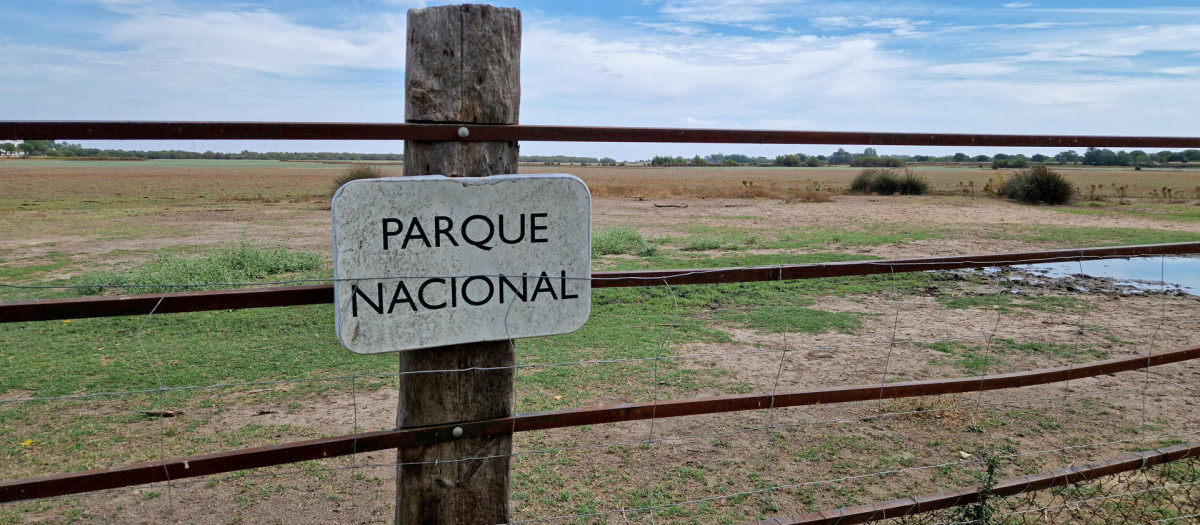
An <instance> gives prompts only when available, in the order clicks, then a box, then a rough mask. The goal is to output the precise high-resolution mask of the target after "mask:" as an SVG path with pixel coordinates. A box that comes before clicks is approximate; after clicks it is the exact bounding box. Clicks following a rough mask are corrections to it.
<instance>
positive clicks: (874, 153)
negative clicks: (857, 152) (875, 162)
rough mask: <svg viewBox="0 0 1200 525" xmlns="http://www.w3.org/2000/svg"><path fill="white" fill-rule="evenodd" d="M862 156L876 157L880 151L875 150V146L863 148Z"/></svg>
mask: <svg viewBox="0 0 1200 525" xmlns="http://www.w3.org/2000/svg"><path fill="white" fill-rule="evenodd" d="M862 156H863V157H868V158H875V157H878V156H879V152H878V151H875V148H867V149H864V150H863V152H862Z"/></svg>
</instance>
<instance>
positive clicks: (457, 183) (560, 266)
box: [332, 174, 592, 354]
mask: <svg viewBox="0 0 1200 525" xmlns="http://www.w3.org/2000/svg"><path fill="white" fill-rule="evenodd" d="M591 208H592V202H591V195H590V194H589V193H588V189H587V186H586V185H584V183H583V181H581V180H579V179H578V178H576V177H574V176H572V175H560V174H556V175H498V176H493V177H483V178H473V177H471V178H468V177H463V178H450V177H443V176H441V175H429V176H420V177H398V178H380V179H361V180H356V181H353V182H349V183H347V184H346V185H344V186H342V187H341V188H339V189H338V191H337V193H336V194H334V196H333V204H332V210H333V248H334V249H333V273H334V277H335V278H336V279H337V280H336V281H335V285H334V294H335V301H336V329H337V334H338V340H339V341H341V343H342V346H344V347H345V348H346V349H348V350H350V351H352V352H356V353H360V354H375V353H381V352H394V351H398V350H411V349H416V348H427V347H433V346H442V345H450V344H457V343H468V342H476V341H499V340H504V339H515V338H522V337H536V336H543V335H553V334H562V333H567V332H572V331H575V330H576V329H578V328H579V327H580V326H583V323H584V322H586V321H587V318H588V314H589V313H590V312H591V304H592V303H591V283H590V282H589V281H588V280H587V277H588V276H589V275H590V274H591V262H592V259H591Z"/></svg>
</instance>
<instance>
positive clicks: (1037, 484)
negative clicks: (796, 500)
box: [743, 441, 1200, 525]
mask: <svg viewBox="0 0 1200 525" xmlns="http://www.w3.org/2000/svg"><path fill="white" fill-rule="evenodd" d="M1198 456H1200V441H1193V442H1191V443H1184V444H1182V445H1174V446H1170V447H1163V448H1160V449H1156V450H1149V451H1146V452H1136V453H1133V454H1129V455H1126V456H1121V457H1117V458H1113V459H1109V460H1105V461H1100V462H1096V463H1089V464H1086V465H1080V466H1077V467H1066V468H1061V469H1057V470H1051V471H1049V472H1042V473H1038V474H1030V475H1028V476H1022V477H1019V478H1011V479H1006V480H1004V481H1001V482H999V483H997V484H996V485H995V486H994V487H992V489H991V495H992V496H1000V497H1004V496H1015V495H1017V494H1024V493H1027V492H1036V491H1039V490H1046V489H1050V488H1054V487H1062V486H1066V485H1070V484H1072V483H1081V482H1084V481H1091V480H1095V479H1099V478H1103V477H1107V476H1114V475H1117V474H1121V473H1123V472H1131V471H1134V470H1139V469H1143V468H1146V467H1153V466H1155V465H1162V464H1166V463H1171V462H1174V461H1180V460H1184V459H1188V458H1194V457H1198ZM978 502H979V488H978V487H966V488H960V489H953V490H947V491H942V492H938V493H935V494H925V495H921V496H912V497H908V498H900V499H894V500H891V501H883V502H878V503H868V504H864V505H855V506H853V507H843V508H840V509H831V510H825V511H821V512H812V513H808V514H800V515H797V516H788V517H783V518H773V519H769V520H762V521H755V522H747V523H745V524H743V525H850V524H853V523H868V522H872V521H880V520H885V519H891V518H899V517H901V516H910V515H913V514H920V513H922V512H932V511H935V510H942V509H948V508H952V507H960V506H963V505H971V504H974V503H978Z"/></svg>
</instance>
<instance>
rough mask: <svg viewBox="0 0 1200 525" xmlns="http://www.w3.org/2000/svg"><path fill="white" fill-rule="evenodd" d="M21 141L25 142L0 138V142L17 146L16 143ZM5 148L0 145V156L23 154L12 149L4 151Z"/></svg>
mask: <svg viewBox="0 0 1200 525" xmlns="http://www.w3.org/2000/svg"><path fill="white" fill-rule="evenodd" d="M22 142H25V141H23V140H0V144H12V145H13V146H14V147H15V146H17V145H18V144H21V143H22ZM6 149H7V148H3V147H0V156H5V157H8V156H17V155H23V153H22V152H21V151H20V150H14V151H13V152H12V153H9V152H8V151H6Z"/></svg>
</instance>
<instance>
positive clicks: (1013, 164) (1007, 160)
mask: <svg viewBox="0 0 1200 525" xmlns="http://www.w3.org/2000/svg"><path fill="white" fill-rule="evenodd" d="M1027 167H1029V159H1027V158H1025V156H1024V155H1017V156H1012V155H1005V156H1004V158H1000V154H997V155H996V156H995V157H992V169H999V168H1027Z"/></svg>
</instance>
